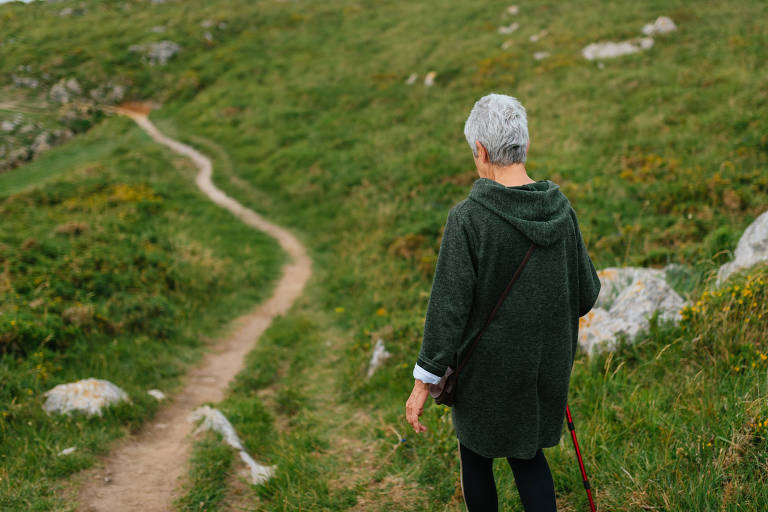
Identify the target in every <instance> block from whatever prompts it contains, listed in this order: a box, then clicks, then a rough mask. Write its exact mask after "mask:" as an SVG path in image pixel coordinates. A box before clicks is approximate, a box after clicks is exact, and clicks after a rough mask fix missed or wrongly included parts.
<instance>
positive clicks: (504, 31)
mask: <svg viewBox="0 0 768 512" xmlns="http://www.w3.org/2000/svg"><path fill="white" fill-rule="evenodd" d="M518 28H520V24H519V23H518V22H514V23H512V24H511V25H508V26H506V27H499V34H511V33H512V32H514V31H515V30H517V29H518Z"/></svg>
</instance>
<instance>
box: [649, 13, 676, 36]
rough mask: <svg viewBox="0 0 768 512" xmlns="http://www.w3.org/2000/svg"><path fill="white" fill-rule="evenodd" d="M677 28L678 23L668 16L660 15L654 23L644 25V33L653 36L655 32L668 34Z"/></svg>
mask: <svg viewBox="0 0 768 512" xmlns="http://www.w3.org/2000/svg"><path fill="white" fill-rule="evenodd" d="M674 30H677V25H675V22H674V21H672V19H671V18H669V17H667V16H659V17H658V18H656V21H654V22H653V23H648V24H647V25H644V26H643V34H645V35H647V36H651V35H653V34H666V33H667V32H672V31H674Z"/></svg>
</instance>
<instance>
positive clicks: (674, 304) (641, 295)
mask: <svg viewBox="0 0 768 512" xmlns="http://www.w3.org/2000/svg"><path fill="white" fill-rule="evenodd" d="M684 305H686V302H685V301H683V299H682V297H680V296H679V295H678V294H677V293H676V292H675V291H674V290H673V289H672V288H671V287H670V286H669V285H668V284H667V282H666V281H665V280H664V279H660V278H657V277H652V276H650V275H646V276H645V277H638V278H636V279H634V280H633V281H632V283H631V284H630V285H629V286H628V287H626V288H625V289H624V290H622V292H621V293H620V294H619V296H618V297H617V298H616V300H615V302H614V303H613V305H612V306H611V309H610V310H608V311H606V310H605V309H604V308H602V307H594V308H593V309H592V311H590V312H589V313H587V314H586V315H584V316H583V317H581V318H580V319H579V347H581V349H582V350H583V351H584V352H586V353H587V354H588V355H589V356H592V355H593V354H595V353H597V352H601V351H603V350H613V349H614V348H616V337H617V336H618V335H619V334H620V333H622V332H623V333H625V334H626V335H627V337H628V340H629V341H630V342H632V341H634V338H635V336H636V335H637V333H638V332H639V331H641V330H643V329H647V328H648V326H649V322H648V319H649V318H650V317H651V316H652V315H653V313H654V312H655V311H657V310H658V311H659V320H671V321H674V322H677V321H679V320H680V318H681V315H680V309H682V307H683V306H684Z"/></svg>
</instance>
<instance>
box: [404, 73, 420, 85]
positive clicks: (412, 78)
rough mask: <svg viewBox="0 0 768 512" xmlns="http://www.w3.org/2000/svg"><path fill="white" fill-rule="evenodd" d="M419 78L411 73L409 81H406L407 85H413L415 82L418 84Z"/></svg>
mask: <svg viewBox="0 0 768 512" xmlns="http://www.w3.org/2000/svg"><path fill="white" fill-rule="evenodd" d="M418 77H419V75H417V74H416V73H411V74H410V76H408V79H407V80H406V81H405V83H406V84H408V85H411V84H413V83H414V82H416V79H417V78H418Z"/></svg>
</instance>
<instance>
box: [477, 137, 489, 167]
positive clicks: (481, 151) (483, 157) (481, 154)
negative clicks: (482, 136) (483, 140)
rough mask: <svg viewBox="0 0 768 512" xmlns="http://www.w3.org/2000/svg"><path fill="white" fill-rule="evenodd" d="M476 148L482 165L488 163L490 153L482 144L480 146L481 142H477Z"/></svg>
mask: <svg viewBox="0 0 768 512" xmlns="http://www.w3.org/2000/svg"><path fill="white" fill-rule="evenodd" d="M475 146H476V147H477V159H478V160H479V161H480V162H481V163H486V162H487V161H488V152H487V151H486V150H485V148H484V147H483V145H482V144H480V141H479V140H476V141H475Z"/></svg>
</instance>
